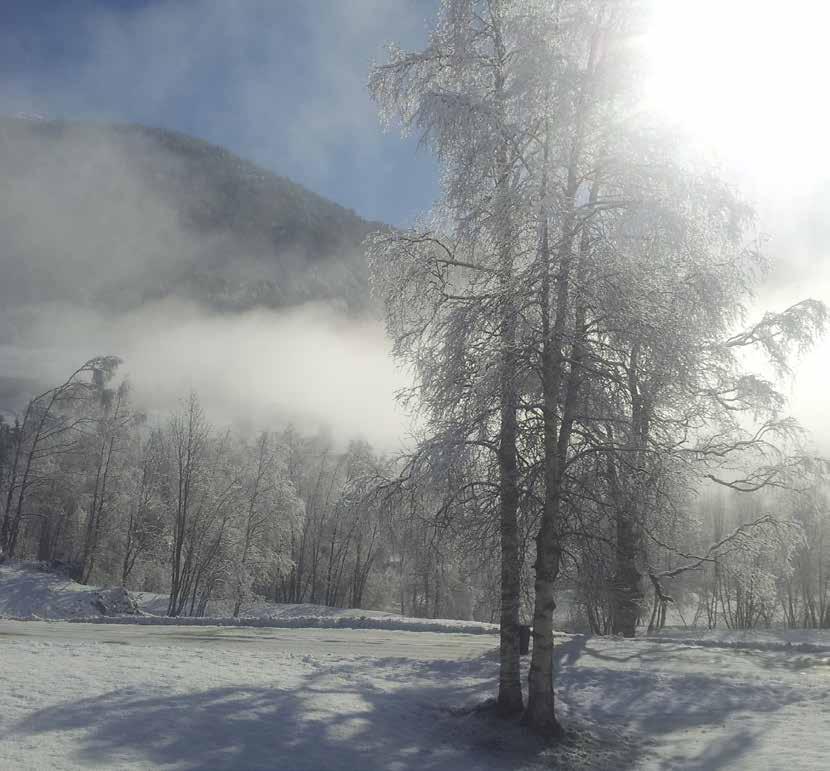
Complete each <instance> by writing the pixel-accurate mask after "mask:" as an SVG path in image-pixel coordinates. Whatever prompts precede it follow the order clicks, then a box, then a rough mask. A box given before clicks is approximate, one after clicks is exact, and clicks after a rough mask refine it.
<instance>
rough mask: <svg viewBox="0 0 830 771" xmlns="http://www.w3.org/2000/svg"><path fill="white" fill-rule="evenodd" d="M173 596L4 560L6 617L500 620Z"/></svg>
mask: <svg viewBox="0 0 830 771" xmlns="http://www.w3.org/2000/svg"><path fill="white" fill-rule="evenodd" d="M166 610H167V597H166V596H165V595H160V594H137V593H127V592H125V590H124V589H122V588H120V587H114V588H111V589H100V588H98V587H94V586H83V585H82V584H78V583H76V582H75V581H73V580H72V579H70V578H68V577H67V576H65V575H60V574H58V573H54V572H49V571H48V570H46V569H45V566H43V565H42V564H41V563H35V562H11V563H5V564H2V565H0V618H16V619H45V620H50V621H82V622H97V623H111V624H158V625H168V624H175V625H181V626H253V627H274V628H298V627H311V628H317V629H386V630H392V631H406V632H454V633H457V634H496V633H498V626H497V625H495V624H484V623H480V622H477V621H457V620H453V619H422V618H408V617H406V616H398V615H396V614H394V613H385V612H382V611H372V610H359V609H343V608H328V607H325V606H321V605H309V604H304V605H280V604H271V603H266V602H259V603H256V604H251V605H249V606H247V607H245V608H244V609H243V612H242V614H241V616H240V617H239V618H233V617H232V616H231V605H230V604H229V603H228V602H226V601H221V600H220V601H216V602H212V603H210V605H209V606H208V613H209V615H208V616H207V617H204V618H191V617H186V616H180V617H178V618H168V617H166V616H164V615H163V614H164V613H165V612H166Z"/></svg>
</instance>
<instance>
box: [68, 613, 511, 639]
mask: <svg viewBox="0 0 830 771" xmlns="http://www.w3.org/2000/svg"><path fill="white" fill-rule="evenodd" d="M359 614H360V611H356V612H355V613H354V614H344V615H339V616H332V615H319V616H318V615H313V616H278V615H277V616H259V617H256V618H250V617H245V616H242V617H240V618H233V617H230V616H225V617H221V616H206V617H204V618H193V617H191V616H179V617H177V618H169V617H167V616H150V615H141V616H129V617H126V616H92V617H86V618H82V617H81V618H70V619H67V620H68V621H76V622H79V623H90V622H92V623H100V624H142V625H155V626H169V625H175V626H244V627H267V628H276V629H296V628H300V627H304V628H313V629H385V630H387V631H395V632H449V633H455V634H497V633H498V631H499V628H498V627H497V626H495V625H494V624H481V623H478V622H475V621H469V622H467V621H454V620H452V619H426V618H407V617H405V616H366V615H359Z"/></svg>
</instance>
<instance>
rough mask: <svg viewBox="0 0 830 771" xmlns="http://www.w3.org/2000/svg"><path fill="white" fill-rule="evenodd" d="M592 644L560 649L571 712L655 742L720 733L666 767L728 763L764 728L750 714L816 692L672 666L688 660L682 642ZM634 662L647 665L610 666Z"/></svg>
mask: <svg viewBox="0 0 830 771" xmlns="http://www.w3.org/2000/svg"><path fill="white" fill-rule="evenodd" d="M590 643H591V638H581V639H578V638H574V639H573V640H570V641H568V642H567V643H564V644H563V645H561V646H557V650H556V652H555V654H554V655H555V657H556V659H557V662H556V672H557V696H558V698H559V699H560V703H561V704H565V705H567V707H568V712H569V714H570V715H572V716H573V717H577V718H578V717H582V718H587V719H588V720H589V721H590V722H591V723H596V724H598V725H601V726H606V727H609V728H610V727H614V728H616V729H617V730H619V731H620V732H621V735H623V736H625V735H633V736H639V737H644V738H646V739H647V740H648V739H649V738H650V739H651V740H652V741H655V740H656V741H659V740H660V738H661V737H666V738H669V737H670V736H671V735H673V736H674V737H677V736H679V735H681V734H682V733H683V732H685V731H688V730H696V729H701V731H700V732H701V734H704V735H705V733H706V732H708V731H709V730H712V731H713V733H714V732H717V733H719V734H720V736H718V737H717V738H715V736H714V735H713V738H712V739H711V740H708V741H706V743H705V745H704V744H703V742H701V746H700V747H699V748H698V749H699V754H697V755H696V756H693V757H688V756H686V757H677V756H676V757H672V758H669V759H667V760H665V761H663V763H662V765H661V766H660V767H661V768H664V769H666V770H667V771H668V769H673V768H684V769H701V770H702V769H707V770H708V769H718V768H730V767H731V766H732V764H734V763H735V762H736V761H737V760H738V759H739V758H740V757H742V756H743V755H745V754H746V753H747V752H748V751H750V750H751V749H752V748H753V747H754V745H755V743H756V741H757V739H758V737H759V736H760V733H761V731H760V730H758V731H755V732H754V733H753V731H751V730H749V729H748V728H747V726H746V722H745V720H744V718H746V717H747V716H750V717H751V716H757V715H763V714H764V713H767V714H771V713H775V712H777V711H779V710H781V709H783V708H785V707H787V706H789V705H793V704H797V703H801V702H807V701H809V700H810V698H811V697H810V696H807V695H805V693H804V692H803V691H801V690H800V689H797V688H793V687H790V686H788V685H786V684H784V683H781V682H776V681H767V680H765V679H751V678H749V677H746V678H744V679H737V678H724V677H721V676H720V672H719V671H715V672H713V673H712V674H703V673H699V672H691V671H688V670H686V671H684V670H683V669H682V667H680V668H678V670H677V671H673V670H672V667H671V665H670V663H671V662H672V661H673V660H677V661H678V662H679V661H680V660H682V659H683V651H682V647H678V649H677V650H676V651H675V650H672V649H671V648H670V647H668V646H666V645H664V644H660V645H658V646H656V647H651V646H643V647H642V648H641V649H640V650H638V651H635V652H633V653H632V652H631V651H630V650H626V651H625V652H624V653H623V652H622V651H621V652H620V653H619V654H616V653H615V652H614V651H613V648H610V649H609V646H607V645H603V646H602V650H599V649H598V648H597V647H596V646H592V645H591V644H590ZM592 660H594V661H595V662H596V664H595V665H594V664H593V661H592ZM652 660H655V661H657V660H659V662H660V663H661V664H662V669H651V668H649V666H648V665H649V663H650V662H651V661H652ZM577 662H578V663H577ZM633 662H637V663H638V664H640V665H642V666H643V668H642V669H631V668H622V669H614V668H609V667H608V666H607V664H608V663H617V664H628V665H629V666H630V664H631V663H633ZM667 664H668V666H666V665H667ZM724 729H725V735H723V733H722V731H723V730H724Z"/></svg>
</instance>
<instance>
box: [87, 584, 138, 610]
mask: <svg viewBox="0 0 830 771" xmlns="http://www.w3.org/2000/svg"><path fill="white" fill-rule="evenodd" d="M93 604H94V605H95V607H96V608H97V609H98V611H99V612H100V613H101V615H102V616H139V615H141V609H140V608H139V607H138V603H137V602H136V601H135V600H134V599H133V597H132V596H131V595H130V593H129V592H128V591H127V590H126V589H125V588H124V587H123V586H116V587H115V588H113V589H102V590H101V591H100V592H96V594H95V600H94V601H93Z"/></svg>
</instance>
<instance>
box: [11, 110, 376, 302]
mask: <svg viewBox="0 0 830 771" xmlns="http://www.w3.org/2000/svg"><path fill="white" fill-rule="evenodd" d="M375 227H376V225H375V224H372V223H369V222H366V221H365V220H362V219H361V218H360V217H358V216H357V215H356V214H355V213H354V212H352V211H350V210H348V209H345V208H343V207H341V206H338V205H337V204H335V203H332V202H331V201H328V200H326V199H324V198H322V197H320V196H318V195H316V194H314V193H312V192H310V191H309V190H306V189H305V188H303V187H301V186H300V185H298V184H295V183H294V182H291V181H290V180H288V179H285V178H283V177H279V176H277V175H275V174H273V173H271V172H269V171H266V170H265V169H262V168H260V167H258V166H256V165H255V164H253V163H249V162H248V161H245V160H243V159H242V158H239V157H238V156H236V155H234V154H233V153H231V152H228V151H227V150H224V149H223V148H221V147H217V146H214V145H211V144H208V143H207V142H203V141H201V140H199V139H195V138H193V137H190V136H185V135H183V134H179V133H175V132H172V131H166V130H161V129H155V128H146V127H142V126H137V125H111V124H104V123H74V122H73V123H69V122H54V121H46V120H37V119H34V120H33V119H27V118H8V117H6V118H0V233H2V234H3V237H2V239H0V271H2V273H0V303H2V305H3V307H4V308H6V309H7V308H8V307H10V306H12V305H19V304H28V303H33V302H34V303H39V302H66V303H71V304H73V305H75V304H79V303H80V304H82V305H84V306H91V307H95V308H96V309H118V310H124V309H128V308H131V307H135V306H137V305H140V304H142V303H145V302H147V301H152V300H156V299H160V298H165V297H170V296H174V297H181V298H184V299H188V300H195V301H197V302H199V303H201V304H205V305H206V306H208V307H210V308H212V309H217V310H223V311H234V310H246V309H249V308H252V307H255V306H266V307H271V308H284V307H287V306H291V305H296V304H300V303H304V302H309V301H324V302H334V303H336V304H337V305H338V306H340V307H342V308H343V309H346V310H348V311H349V312H350V313H361V312H363V311H365V310H366V308H367V302H368V299H367V298H368V292H367V271H366V263H365V258H364V256H363V253H362V250H361V248H360V243H361V241H362V239H363V237H364V236H365V235H366V234H367V232H369V231H370V230H372V229H374V228H375Z"/></svg>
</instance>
